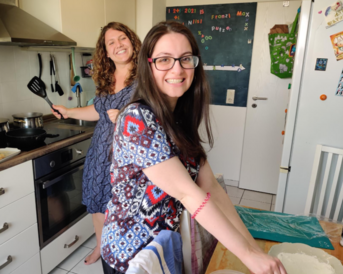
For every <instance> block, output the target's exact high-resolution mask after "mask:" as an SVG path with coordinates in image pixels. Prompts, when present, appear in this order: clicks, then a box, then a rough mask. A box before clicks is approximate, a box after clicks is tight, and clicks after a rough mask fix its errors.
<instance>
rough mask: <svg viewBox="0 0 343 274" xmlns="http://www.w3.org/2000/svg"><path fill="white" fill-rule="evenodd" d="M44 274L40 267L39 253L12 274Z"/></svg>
mask: <svg viewBox="0 0 343 274" xmlns="http://www.w3.org/2000/svg"><path fill="white" fill-rule="evenodd" d="M23 273H26V274H42V269H41V267H40V257H39V252H38V253H37V254H36V255H34V256H33V257H32V258H31V259H29V260H28V261H27V262H25V263H24V264H22V265H21V266H19V267H18V268H17V269H16V270H14V271H13V272H12V273H11V274H23Z"/></svg>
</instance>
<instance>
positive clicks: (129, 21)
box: [105, 0, 136, 31]
mask: <svg viewBox="0 0 343 274" xmlns="http://www.w3.org/2000/svg"><path fill="white" fill-rule="evenodd" d="M105 18H106V22H105V24H107V23H109V22H112V21H117V22H121V23H124V24H125V25H127V26H128V27H129V28H130V29H132V30H133V31H136V0H125V1H123V0H111V1H105Z"/></svg>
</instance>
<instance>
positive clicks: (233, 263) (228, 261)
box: [205, 221, 343, 274]
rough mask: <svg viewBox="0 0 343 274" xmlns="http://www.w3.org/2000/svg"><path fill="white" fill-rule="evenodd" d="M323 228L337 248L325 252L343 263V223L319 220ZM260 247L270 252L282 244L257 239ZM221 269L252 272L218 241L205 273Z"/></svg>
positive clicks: (245, 273)
mask: <svg viewBox="0 0 343 274" xmlns="http://www.w3.org/2000/svg"><path fill="white" fill-rule="evenodd" d="M319 223H320V225H321V226H322V228H323V230H324V231H325V232H326V233H327V234H328V235H330V241H331V243H332V245H333V247H334V248H335V250H329V249H323V250H324V251H325V252H327V253H329V254H330V255H332V256H334V257H336V258H337V259H339V260H340V261H341V262H342V263H343V247H342V246H340V244H339V240H340V236H341V232H342V224H337V223H332V222H325V221H319ZM256 242H257V244H258V245H259V247H260V248H261V249H262V250H263V251H264V252H265V253H268V252H269V250H270V248H271V247H272V246H273V245H277V244H280V243H279V242H273V241H268V240H261V239H256ZM221 269H231V270H236V271H240V272H242V273H244V274H250V273H251V272H250V271H249V270H248V268H247V267H246V266H245V265H244V264H243V263H242V262H241V261H240V260H239V259H238V258H237V257H236V256H235V255H234V254H233V253H231V252H230V251H229V250H228V249H227V248H226V247H225V246H223V245H222V244H221V243H220V242H218V243H217V246H216V249H215V250H214V253H213V255H212V257H211V261H210V264H209V265H208V267H207V270H206V273H205V274H211V273H212V272H214V271H217V270H221Z"/></svg>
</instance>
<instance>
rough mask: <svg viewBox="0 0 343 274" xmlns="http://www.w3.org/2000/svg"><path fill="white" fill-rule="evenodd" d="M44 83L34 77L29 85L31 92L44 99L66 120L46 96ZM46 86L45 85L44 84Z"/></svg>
mask: <svg viewBox="0 0 343 274" xmlns="http://www.w3.org/2000/svg"><path fill="white" fill-rule="evenodd" d="M42 83H43V81H42V80H41V79H39V78H38V77H37V76H34V77H33V78H32V79H31V81H30V82H29V83H28V85H27V87H28V88H29V90H30V91H32V92H33V93H34V94H36V95H37V96H39V97H41V98H43V99H44V100H45V101H47V103H48V104H49V106H50V107H51V108H52V109H53V110H54V111H56V112H57V113H58V114H59V115H61V118H62V119H64V117H63V115H62V114H61V113H60V112H59V111H58V110H57V109H54V108H53V107H52V103H51V101H50V100H49V98H48V96H47V95H46V91H45V88H42ZM43 84H44V83H43Z"/></svg>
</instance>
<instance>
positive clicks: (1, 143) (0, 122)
mask: <svg viewBox="0 0 343 274" xmlns="http://www.w3.org/2000/svg"><path fill="white" fill-rule="evenodd" d="M9 129H10V126H9V123H8V119H4V118H0V147H6V136H5V133H6V132H7V131H9Z"/></svg>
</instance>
